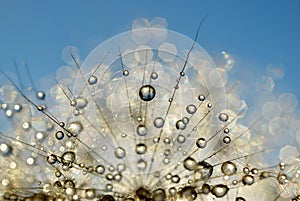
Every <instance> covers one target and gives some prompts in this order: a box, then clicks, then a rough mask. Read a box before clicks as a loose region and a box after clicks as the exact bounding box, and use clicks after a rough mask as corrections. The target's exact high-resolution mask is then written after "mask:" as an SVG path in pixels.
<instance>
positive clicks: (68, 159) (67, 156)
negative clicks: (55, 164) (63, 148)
mask: <svg viewBox="0 0 300 201" xmlns="http://www.w3.org/2000/svg"><path fill="white" fill-rule="evenodd" d="M61 159H62V163H63V164H64V165H68V166H69V165H70V164H72V163H73V162H74V161H75V153H74V152H72V151H67V152H65V153H63V155H62V156H61Z"/></svg>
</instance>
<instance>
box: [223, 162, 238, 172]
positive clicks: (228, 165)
mask: <svg viewBox="0 0 300 201" xmlns="http://www.w3.org/2000/svg"><path fill="white" fill-rule="evenodd" d="M221 170H222V172H223V174H225V175H233V174H235V173H236V171H237V168H236V165H235V164H234V163H233V162H231V161H227V162H225V163H223V164H222V166H221Z"/></svg>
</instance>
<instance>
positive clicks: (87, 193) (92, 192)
mask: <svg viewBox="0 0 300 201" xmlns="http://www.w3.org/2000/svg"><path fill="white" fill-rule="evenodd" d="M95 195H96V191H95V189H86V190H85V198H86V199H94V198H95Z"/></svg>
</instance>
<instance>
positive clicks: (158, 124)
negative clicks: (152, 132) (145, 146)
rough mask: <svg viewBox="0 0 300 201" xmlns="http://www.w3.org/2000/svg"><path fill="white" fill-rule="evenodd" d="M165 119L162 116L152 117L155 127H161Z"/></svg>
mask: <svg viewBox="0 0 300 201" xmlns="http://www.w3.org/2000/svg"><path fill="white" fill-rule="evenodd" d="M164 123H165V120H164V119H163V118H162V117H157V118H155V119H154V121H153V124H154V126H155V127H156V128H162V127H163V125H164Z"/></svg>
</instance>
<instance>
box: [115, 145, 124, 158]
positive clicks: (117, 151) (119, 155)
mask: <svg viewBox="0 0 300 201" xmlns="http://www.w3.org/2000/svg"><path fill="white" fill-rule="evenodd" d="M115 156H116V157H117V158H119V159H122V158H124V157H125V156H126V151H125V150H124V149H123V148H122V147H118V148H116V149H115Z"/></svg>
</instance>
